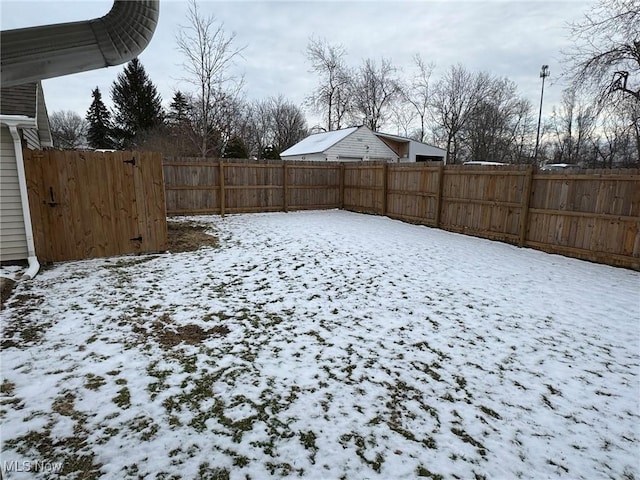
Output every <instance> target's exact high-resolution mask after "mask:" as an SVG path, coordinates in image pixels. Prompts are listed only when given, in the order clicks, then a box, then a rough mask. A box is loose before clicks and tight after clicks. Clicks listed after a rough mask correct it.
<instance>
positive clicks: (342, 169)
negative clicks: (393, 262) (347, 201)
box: [340, 163, 344, 210]
mask: <svg viewBox="0 0 640 480" xmlns="http://www.w3.org/2000/svg"><path fill="white" fill-rule="evenodd" d="M340 210H344V163H340Z"/></svg>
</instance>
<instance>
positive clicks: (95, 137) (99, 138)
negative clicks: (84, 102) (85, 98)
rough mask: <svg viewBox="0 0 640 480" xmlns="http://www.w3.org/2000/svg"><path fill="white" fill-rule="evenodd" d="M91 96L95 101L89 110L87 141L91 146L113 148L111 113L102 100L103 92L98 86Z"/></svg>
mask: <svg viewBox="0 0 640 480" xmlns="http://www.w3.org/2000/svg"><path fill="white" fill-rule="evenodd" d="M91 96H92V97H93V101H92V102H91V106H90V107H89V110H88V111H87V117H86V118H87V122H89V129H88V130H87V142H88V143H89V146H90V147H91V148H106V149H109V148H113V147H114V144H113V139H112V138H111V115H110V114H109V110H107V107H106V106H105V104H104V103H103V102H102V93H101V92H100V89H99V88H98V87H96V88H95V89H94V90H93V91H92V92H91Z"/></svg>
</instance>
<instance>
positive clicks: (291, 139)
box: [270, 95, 307, 153]
mask: <svg viewBox="0 0 640 480" xmlns="http://www.w3.org/2000/svg"><path fill="white" fill-rule="evenodd" d="M270 104H271V105H270V106H271V124H272V126H271V128H272V130H273V141H272V142H271V145H272V146H273V148H275V149H276V151H277V152H278V153H280V152H282V151H283V150H286V149H287V148H289V147H291V146H293V145H295V144H296V143H298V142H299V141H300V140H302V139H303V138H304V137H306V136H307V121H306V120H305V118H304V114H303V113H302V110H300V108H298V107H297V106H296V105H294V104H293V103H291V102H289V101H287V100H286V99H285V98H284V96H282V95H279V96H277V97H272V98H271V99H270Z"/></svg>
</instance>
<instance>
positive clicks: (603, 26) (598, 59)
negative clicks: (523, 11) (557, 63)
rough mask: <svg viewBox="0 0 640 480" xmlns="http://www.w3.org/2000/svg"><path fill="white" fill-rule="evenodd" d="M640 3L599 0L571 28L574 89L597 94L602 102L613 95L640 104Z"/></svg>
mask: <svg viewBox="0 0 640 480" xmlns="http://www.w3.org/2000/svg"><path fill="white" fill-rule="evenodd" d="M638 32H640V4H639V3H638V1H637V0H599V1H598V3H597V4H596V5H595V6H594V7H593V8H592V9H591V10H590V11H589V13H587V14H586V15H585V17H584V19H583V20H582V21H580V22H576V23H573V24H571V25H570V36H571V38H572V40H573V41H574V46H573V48H572V49H571V50H570V51H568V52H565V56H566V57H567V59H568V60H569V62H570V68H569V70H568V72H566V75H568V77H569V78H570V80H571V81H572V84H573V86H574V88H576V89H578V88H579V89H587V90H590V92H591V93H595V94H596V95H597V97H598V100H599V102H600V103H603V101H604V100H605V99H606V98H611V94H612V93H614V92H621V93H622V94H623V95H630V96H631V97H633V98H635V100H636V101H638V102H640V38H639V37H638Z"/></svg>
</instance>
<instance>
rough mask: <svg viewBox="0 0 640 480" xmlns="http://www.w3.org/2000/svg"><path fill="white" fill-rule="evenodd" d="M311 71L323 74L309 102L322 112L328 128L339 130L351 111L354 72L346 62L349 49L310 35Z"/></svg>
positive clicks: (308, 54)
mask: <svg viewBox="0 0 640 480" xmlns="http://www.w3.org/2000/svg"><path fill="white" fill-rule="evenodd" d="M306 54H307V59H308V60H309V61H310V62H311V71H312V72H315V73H317V74H318V75H320V83H319V85H318V87H317V88H316V90H315V91H314V92H313V94H311V95H310V96H309V98H308V99H307V103H308V104H309V105H310V106H311V108H312V109H313V110H314V111H315V112H317V113H320V114H322V116H323V117H324V120H325V121H326V124H325V125H326V130H327V131H330V130H339V129H340V128H342V127H343V121H344V119H345V116H346V115H347V113H348V112H349V111H350V110H351V105H350V100H351V95H350V91H349V90H350V84H351V73H350V71H349V69H348V68H347V66H346V65H345V63H344V57H345V56H346V50H345V48H344V47H343V46H342V45H330V44H329V43H328V42H327V40H325V39H320V38H316V37H311V38H310V39H309V43H308V45H307V50H306Z"/></svg>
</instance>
